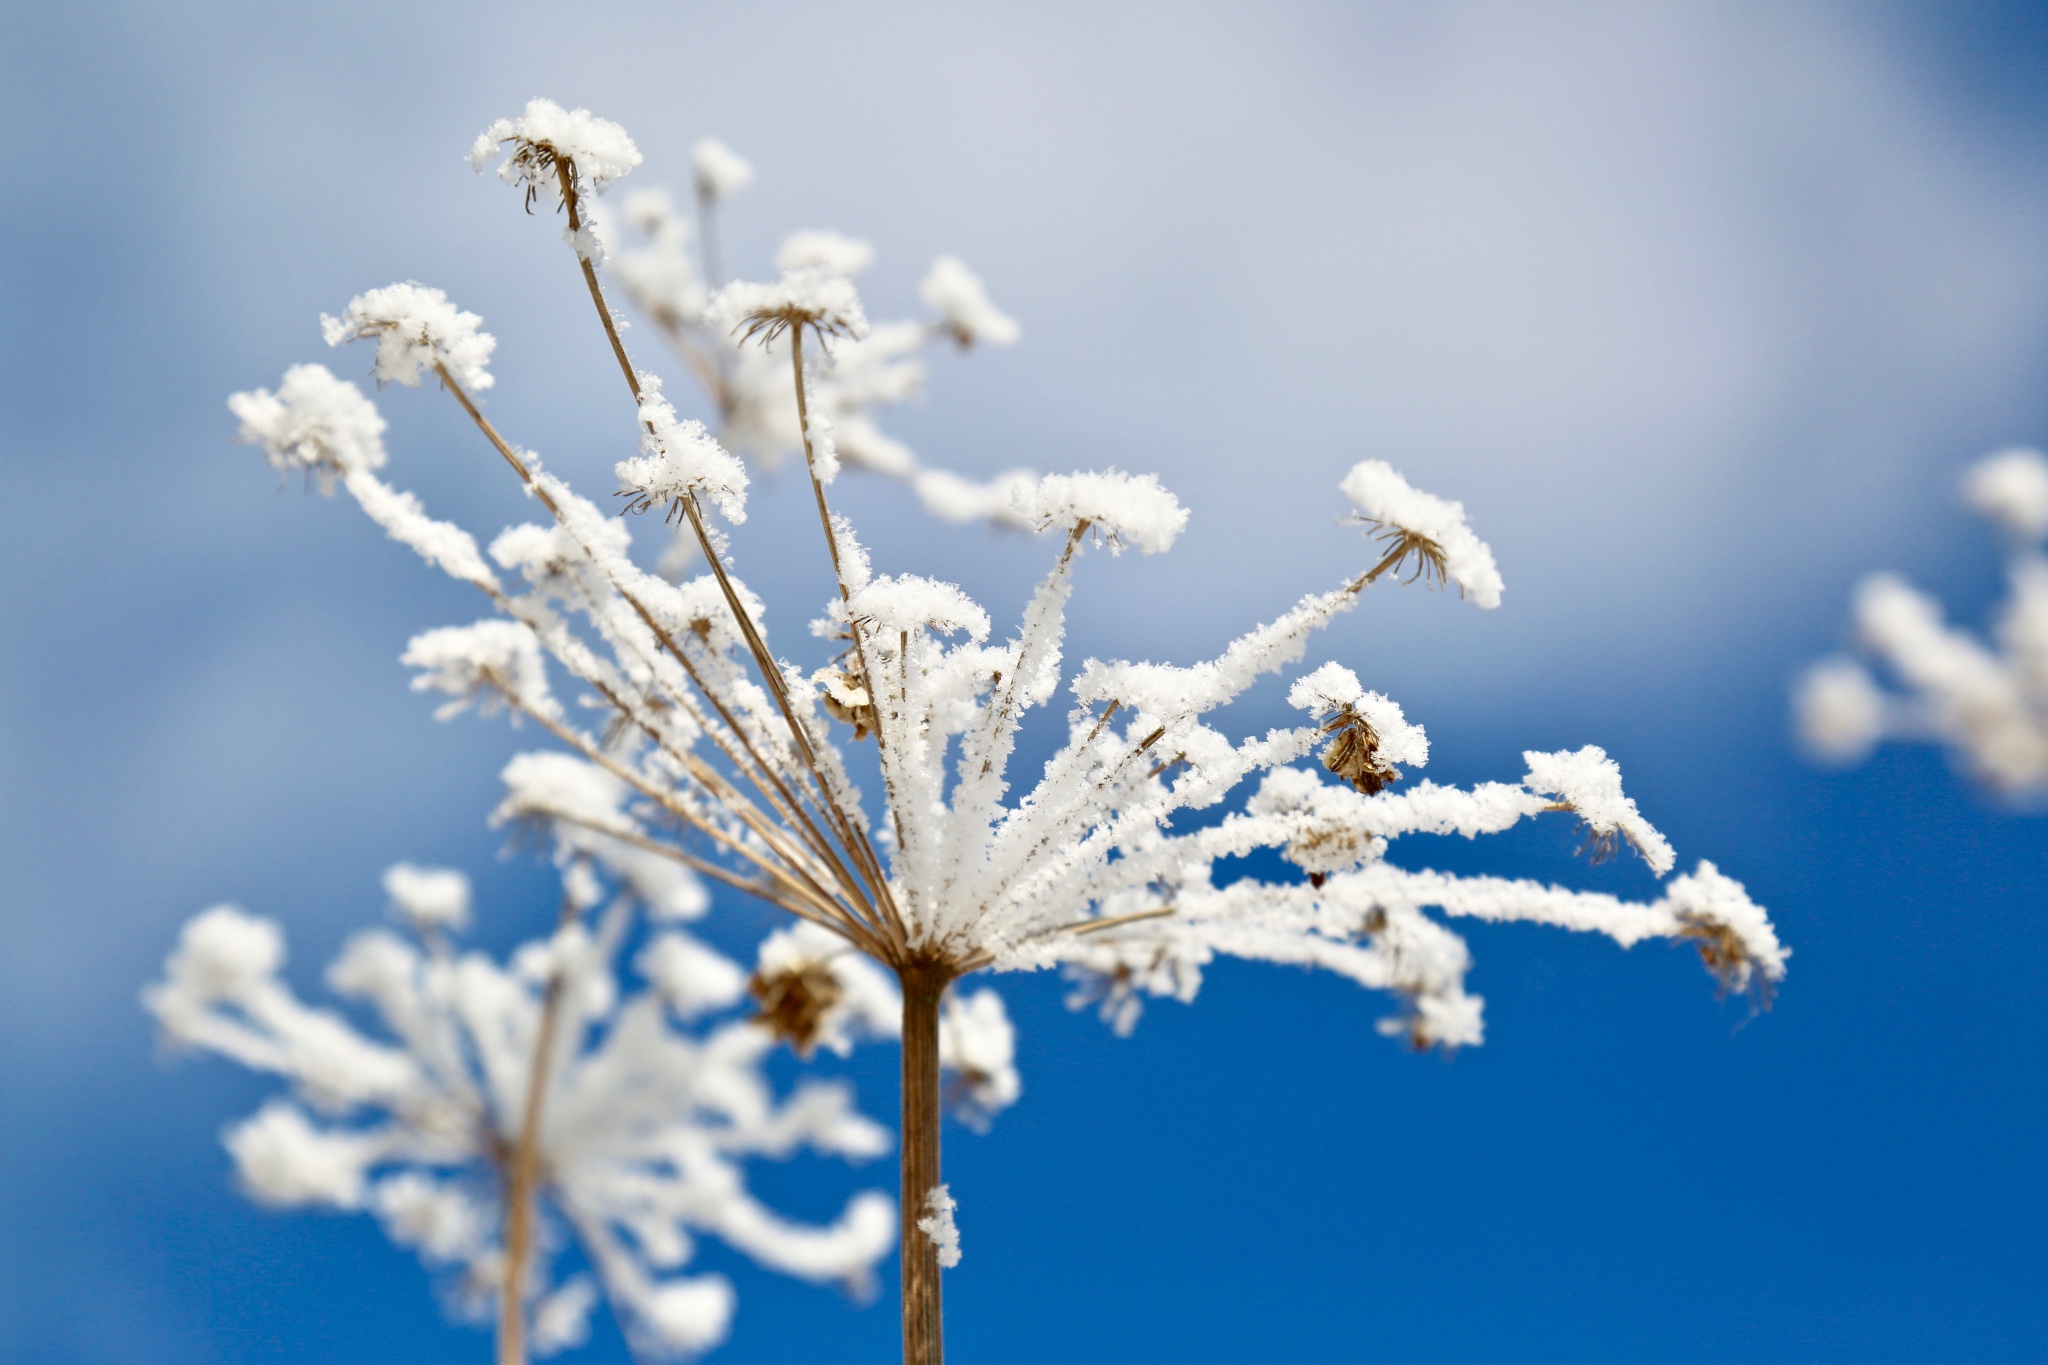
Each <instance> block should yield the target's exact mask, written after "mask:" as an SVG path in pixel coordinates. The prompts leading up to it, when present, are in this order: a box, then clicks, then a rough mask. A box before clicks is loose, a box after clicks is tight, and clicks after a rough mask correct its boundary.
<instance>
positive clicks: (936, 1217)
mask: <svg viewBox="0 0 2048 1365" xmlns="http://www.w3.org/2000/svg"><path fill="white" fill-rule="evenodd" d="M924 1206H925V1208H926V1210H928V1212H926V1214H925V1216H924V1217H922V1218H920V1219H918V1220H917V1226H918V1230H919V1231H920V1232H922V1233H924V1235H925V1236H927V1237H929V1238H931V1240H932V1244H933V1245H934V1246H936V1247H937V1248H938V1249H939V1264H940V1265H942V1266H944V1267H945V1268H946V1269H948V1270H951V1269H952V1268H953V1267H954V1266H956V1265H959V1264H960V1228H959V1225H958V1224H956V1223H955V1222H954V1221H953V1214H954V1211H955V1210H957V1209H958V1208H959V1207H960V1206H959V1204H957V1203H955V1202H954V1200H953V1194H952V1191H950V1190H949V1189H947V1188H946V1187H945V1186H944V1185H934V1186H932V1188H931V1190H930V1192H929V1193H927V1194H926V1195H925V1197H924Z"/></svg>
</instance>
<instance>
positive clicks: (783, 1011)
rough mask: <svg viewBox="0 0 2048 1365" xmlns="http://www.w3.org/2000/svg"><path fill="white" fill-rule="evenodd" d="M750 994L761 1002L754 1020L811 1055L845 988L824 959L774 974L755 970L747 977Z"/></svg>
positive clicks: (756, 1000)
mask: <svg viewBox="0 0 2048 1365" xmlns="http://www.w3.org/2000/svg"><path fill="white" fill-rule="evenodd" d="M747 993H748V994H749V995H751V996H753V997H754V1000H755V1002H756V1003H757V1004H759V1005H760V1007H761V1008H760V1011H759V1013H757V1014H755V1015H754V1022H756V1023H758V1024H761V1025H762V1026H764V1027H765V1028H767V1030H768V1031H769V1032H770V1033H772V1034H774V1035H775V1036H776V1037H777V1038H780V1039H782V1040H783V1041H784V1042H786V1043H788V1044H789V1045H790V1046H791V1047H793V1048H795V1049H796V1054H797V1056H799V1057H808V1056H810V1054H811V1049H812V1048H813V1047H815V1046H816V1045H817V1042H818V1038H819V1035H820V1034H821V1033H823V1032H824V1027H825V1016H826V1015H828V1014H830V1013H831V1012H832V1008H833V1006H835V1005H837V1004H838V1003H839V1001H840V998H841V997H842V996H843V995H845V993H846V992H845V988H844V987H842V986H841V985H840V984H839V978H837V977H835V976H833V975H832V969H831V968H829V967H827V966H826V965H825V964H824V963H822V962H807V963H805V964H803V965H802V966H800V967H791V968H787V969H785V970H783V971H779V972H774V973H762V972H755V973H754V974H753V976H751V977H749V978H748V979H747Z"/></svg>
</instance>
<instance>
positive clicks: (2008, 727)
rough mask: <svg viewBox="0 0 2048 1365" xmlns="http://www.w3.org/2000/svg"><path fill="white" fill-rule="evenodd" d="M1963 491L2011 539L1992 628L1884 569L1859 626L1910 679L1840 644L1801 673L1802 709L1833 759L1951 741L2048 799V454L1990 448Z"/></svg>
mask: <svg viewBox="0 0 2048 1365" xmlns="http://www.w3.org/2000/svg"><path fill="white" fill-rule="evenodd" d="M1963 496H1964V498H1965V499H1966V500H1967V501H1968V503H1969V505H1970V506H1971V508H1972V509H1973V510H1975V511H1976V512H1977V513H1978V514H1980V515H1981V516H1983V517H1984V518H1985V519H1986V520H1987V521H1989V522H1990V523H1991V524H1992V525H1993V527H1995V528H1996V529H1997V530H1998V531H1999V532H2000V533H2001V534H2002V535H2003V536H2004V537H2005V539H2006V542H2007V544H2008V546H2009V548H2010V559H2009V562H2008V565H2007V570H2006V576H2007V580H2008V582H2009V583H2010V584H2011V596H2010V597H2008V598H2007V599H2006V601H2005V602H2004V603H2003V604H2002V605H2001V606H2000V607H1999V608H1998V610H1997V613H1996V617H1995V619H1994V623H1993V626H1992V631H1991V637H1990V639H1989V640H1988V641H1985V640H1980V639H1979V638H1978V637H1976V636H1975V635H1972V634H1971V633H1970V632H1968V631H1967V630H1963V629H1960V628H1957V627H1955V626H1951V625H1949V624H1947V622H1946V621H1944V620H1943V613H1942V609H1941V604H1940V603H1939V602H1937V601H1935V600H1934V599H1933V598H1932V597H1930V596H1928V595H1927V594H1925V593H1923V592H1921V591H1919V590H1918V589H1916V588H1914V587H1913V586H1912V585H1911V584H1909V583H1907V582H1906V581H1905V580H1904V579H1902V578H1900V577H1898V576H1897V575H1896V574H1889V573H1878V574H1872V575H1870V576H1869V577H1868V578H1866V579H1864V580H1863V582H1862V583H1861V584H1860V585H1859V586H1858V587H1857V589H1856V599H1855V617H1854V619H1855V624H1856V634H1857V637H1858V640H1859V643H1860V644H1861V645H1862V647H1863V649H1864V651H1865V652H1866V653H1867V654H1869V655H1870V656H1871V657H1872V658H1874V659H1875V660H1876V661H1877V662H1879V663H1881V664H1882V665H1883V666H1884V667H1885V668H1886V669H1887V670H1888V671H1889V672H1890V673H1891V675H1892V677H1893V678H1894V680H1895V681H1896V682H1897V683H1898V685H1899V689H1900V690H1898V691H1891V692H1888V691H1886V690H1884V689H1883V688H1881V687H1880V686H1879V685H1878V682H1877V680H1876V679H1875V678H1873V677H1872V676H1871V673H1870V670H1869V669H1868V668H1866V667H1865V666H1864V665H1863V663H1861V662H1860V661H1858V660H1857V659H1855V658H1854V657H1851V656H1848V655H1835V656H1832V657H1830V658H1826V659H1823V660H1821V661H1820V662H1818V663H1815V664H1813V665H1812V666H1811V667H1809V668H1808V669H1807V670H1806V672H1805V673H1804V674H1803V675H1802V676H1801V678H1800V680H1799V683H1798V686H1797V688H1796V689H1795V691H1794V694H1793V712H1794V719H1795V722H1796V724H1797V726H1798V730H1799V735H1800V738H1801V739H1802V740H1803V741H1804V742H1805V744H1806V747H1807V749H1808V750H1809V752H1811V753H1812V754H1813V755H1814V756H1815V757H1816V758H1819V759H1821V760H1823V761H1825V762H1831V763H1839V764H1851V763H1857V762H1861V761H1862V760H1863V759H1864V758H1866V757H1867V756H1868V755H1869V754H1870V752H1871V750H1872V749H1874V748H1875V747H1876V746H1877V744H1878V743H1879V741H1881V740H1885V739H1901V740H1917V741H1925V742H1931V743H1936V744H1942V745H1945V746H1946V747H1947V748H1948V750H1949V752H1950V754H1952V755H1953V756H1954V758H1955V760H1956V762H1957V763H1958V764H1959V765H1960V766H1962V767H1963V768H1965V769H1966V770H1967V771H1968V772H1969V773H1970V774H1971V776H1973V777H1975V778H1976V779H1977V780H1978V781H1980V782H1982V783H1983V784H1984V785H1985V786H1987V787H1989V788H1990V789H1991V790H1992V791H1993V792H1996V793H1998V794H1999V795H2001V796H2005V797H2010V798H2014V799H2018V800H2022V801H2029V802H2035V803H2038V802H2040V801H2041V800H2042V799H2043V798H2048V557H2044V555H2043V554H2042V542H2043V541H2044V540H2048V458H2044V457H2043V456H2042V455H2041V453H2040V452H2039V451H2035V450H2006V451H2001V452H1999V453H1997V454H1994V455H1990V456H1987V457H1986V458H1984V459H1982V460H1980V461H1978V462H1977V463H1976V464H1974V465H1972V466H1971V467H1970V469H1969V470H1968V472H1967V473H1966V474H1965V475H1964V476H1963Z"/></svg>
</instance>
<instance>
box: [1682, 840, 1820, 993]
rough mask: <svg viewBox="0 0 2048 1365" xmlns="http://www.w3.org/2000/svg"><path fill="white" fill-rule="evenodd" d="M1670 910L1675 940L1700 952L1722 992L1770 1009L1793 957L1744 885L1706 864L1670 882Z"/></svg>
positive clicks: (1702, 959) (1702, 863) (1708, 863)
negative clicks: (1744, 995)
mask: <svg viewBox="0 0 2048 1365" xmlns="http://www.w3.org/2000/svg"><path fill="white" fill-rule="evenodd" d="M1668 904H1669V905H1670V907H1671V912H1672V914H1673V916H1674V917H1675V918H1676V920H1677V921H1678V931H1677V933H1676V934H1674V935H1673V937H1675V938H1677V939H1678V940H1679V941H1681V942H1684V943H1690V944H1692V945H1693V946H1694V947H1695V948H1697V949H1699V954H1700V961H1701V962H1703V963H1705V964H1706V968H1707V970H1708V971H1710V972H1712V973H1713V974H1714V979H1715V980H1716V981H1718V982H1720V984H1721V989H1722V991H1723V992H1724V993H1725V992H1729V991H1734V992H1738V993H1740V992H1745V991H1746V992H1748V993H1749V995H1750V997H1751V998H1752V999H1753V1000H1754V1001H1755V1002H1756V1005H1757V1008H1759V1009H1766V1010H1767V1009H1769V1008H1770V1007H1771V999H1772V996H1773V995H1774V994H1775V993H1776V991H1777V987H1778V983H1779V982H1781V981H1783V980H1784V979H1785V960H1786V959H1787V958H1789V957H1790V956H1791V955H1792V954H1791V951H1790V950H1789V949H1787V948H1786V947H1784V946H1783V945H1782V944H1780V943H1779V942H1778V936H1777V933H1776V932H1775V931H1774V930H1773V929H1772V928H1771V923H1770V919H1769V917H1768V916H1766V915H1765V914H1764V912H1763V908H1762V907H1761V906H1759V905H1757V904H1756V902H1754V901H1752V900H1751V899H1750V898H1749V895H1748V893H1747V892H1745V891H1744V890H1743V889H1742V885H1741V883H1739V882H1737V881H1735V880H1734V879H1733V878H1731V877H1725V876H1723V875H1722V874H1721V872H1720V869H1718V868H1716V867H1715V866H1714V865H1713V864H1712V863H1710V862H1705V861H1702V862H1701V863H1700V865H1699V869H1698V871H1696V872H1694V873H1693V874H1692V875H1691V876H1687V877H1674V878H1673V879H1672V881H1671V891H1670V895H1669V898H1668Z"/></svg>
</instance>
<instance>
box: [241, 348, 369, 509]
mask: <svg viewBox="0 0 2048 1365" xmlns="http://www.w3.org/2000/svg"><path fill="white" fill-rule="evenodd" d="M228 411H230V412H232V413H234V415H235V416H236V417H237V418H238V419H240V421H241V423H242V430H241V437H242V439H243V440H244V441H247V442H249V443H250V444H252V445H260V446H262V447H263V457H264V458H265V459H266V460H268V461H269V462H270V467H271V468H272V469H275V470H277V471H278V472H280V473H285V474H289V473H292V472H294V471H297V472H300V473H303V474H305V476H306V477H307V478H308V479H310V480H313V481H315V482H317V483H318V484H319V486H320V491H321V492H323V493H331V492H333V491H334V484H335V480H336V479H339V478H343V477H346V476H347V475H349V474H353V473H356V472H359V471H361V472H367V471H369V470H373V469H379V468H382V467H383V465H384V461H385V459H386V456H385V454H384V418H383V417H382V415H380V414H379V413H378V411H377V408H376V405H375V404H373V403H371V402H370V400H369V399H368V398H366V397H364V396H363V392H362V390H361V389H358V388H357V387H356V386H355V385H353V384H351V383H349V382H348V381H347V380H345V379H339V378H336V377H335V375H334V373H333V372H332V371H331V370H329V369H328V368H327V367H326V366H325V365H294V366H292V367H291V368H290V369H289V370H286V371H285V372H284V381H283V382H282V383H280V384H279V385H278V386H277V392H275V393H272V392H271V391H270V390H269V389H256V390H253V391H251V392H249V393H238V394H235V395H234V396H233V397H231V398H229V399H228Z"/></svg>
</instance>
